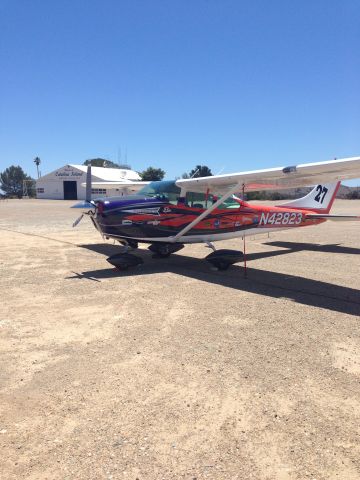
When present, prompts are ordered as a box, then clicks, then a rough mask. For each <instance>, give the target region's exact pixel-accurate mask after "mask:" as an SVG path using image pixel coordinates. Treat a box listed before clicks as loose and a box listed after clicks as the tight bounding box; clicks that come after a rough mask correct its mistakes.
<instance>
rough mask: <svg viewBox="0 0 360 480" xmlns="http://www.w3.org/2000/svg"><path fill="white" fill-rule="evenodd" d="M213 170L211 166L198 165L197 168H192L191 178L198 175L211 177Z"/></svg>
mask: <svg viewBox="0 0 360 480" xmlns="http://www.w3.org/2000/svg"><path fill="white" fill-rule="evenodd" d="M211 176H212V172H211V170H210V168H209V167H207V166H206V165H196V167H195V168H193V169H192V170H191V172H190V173H189V177H190V178H197V177H211Z"/></svg>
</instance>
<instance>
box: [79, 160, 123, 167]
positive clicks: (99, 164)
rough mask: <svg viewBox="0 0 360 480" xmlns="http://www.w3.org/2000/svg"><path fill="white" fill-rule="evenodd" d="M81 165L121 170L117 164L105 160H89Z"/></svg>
mask: <svg viewBox="0 0 360 480" xmlns="http://www.w3.org/2000/svg"><path fill="white" fill-rule="evenodd" d="M83 165H91V166H92V167H105V168H122V167H120V165H118V164H117V163H114V162H112V161H111V160H105V158H89V160H85V162H84V163H83Z"/></svg>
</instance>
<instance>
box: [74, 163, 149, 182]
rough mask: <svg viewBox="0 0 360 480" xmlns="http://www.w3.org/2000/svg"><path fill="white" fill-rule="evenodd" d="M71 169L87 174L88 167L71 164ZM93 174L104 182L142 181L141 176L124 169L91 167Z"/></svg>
mask: <svg viewBox="0 0 360 480" xmlns="http://www.w3.org/2000/svg"><path fill="white" fill-rule="evenodd" d="M69 167H73V168H77V169H79V170H82V171H83V172H85V173H86V171H87V165H75V164H69ZM91 174H92V175H93V176H94V177H98V178H100V179H102V180H104V181H111V180H125V179H126V180H141V177H140V175H139V174H138V173H137V172H134V170H127V169H123V168H105V167H91Z"/></svg>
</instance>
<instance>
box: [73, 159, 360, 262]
mask: <svg viewBox="0 0 360 480" xmlns="http://www.w3.org/2000/svg"><path fill="white" fill-rule="evenodd" d="M351 178H360V157H352V158H344V159H339V160H331V161H326V162H318V163H307V164H301V165H292V166H285V167H278V168H271V169H265V170H254V171H248V172H240V173H233V174H227V175H215V176H211V177H200V178H190V179H179V180H175V181H158V182H150V183H148V184H147V185H144V186H143V187H142V189H140V190H139V191H138V192H137V193H136V194H135V195H125V196H122V197H109V198H99V199H96V200H91V188H92V187H97V186H98V184H97V183H96V182H91V167H90V166H89V167H88V172H87V179H86V192H87V193H86V200H87V202H88V203H89V204H90V206H91V209H90V210H89V211H86V212H83V214H82V215H81V216H80V218H78V219H77V220H76V221H75V222H74V224H73V226H76V225H77V224H78V223H79V222H80V220H81V219H82V217H83V215H85V214H87V215H89V216H90V219H91V220H92V222H93V224H94V226H95V228H96V229H97V230H98V231H99V232H100V233H101V235H102V236H103V237H105V238H106V239H110V238H112V239H115V240H117V241H119V242H120V243H121V244H122V245H123V246H124V247H125V249H123V250H122V252H121V253H119V254H116V255H113V256H112V257H110V258H108V259H107V260H108V262H109V263H111V264H112V265H114V266H115V267H116V268H118V269H120V270H121V269H127V268H128V267H130V266H135V265H139V264H141V263H143V260H142V259H141V258H140V257H137V256H136V255H134V254H131V253H128V252H129V251H130V250H135V249H136V248H138V244H139V242H142V243H146V244H150V246H149V247H148V248H149V249H150V250H151V251H152V252H153V254H154V255H153V256H154V257H156V258H166V257H168V256H169V255H171V254H172V253H175V252H177V251H179V250H180V249H182V248H183V247H184V244H186V243H204V244H205V245H207V246H209V247H210V248H211V249H212V250H213V251H212V253H210V254H209V255H208V256H207V257H206V260H207V261H208V262H210V263H211V264H212V265H213V267H215V268H217V269H219V270H226V269H227V268H228V267H229V266H230V265H232V264H234V263H236V262H240V261H244V266H245V268H246V256H245V237H246V236H248V235H256V234H260V233H268V232H276V231H279V230H285V229H292V228H299V227H307V226H310V225H319V224H321V223H323V222H325V221H326V220H336V221H346V220H351V221H354V220H360V215H332V214H330V209H331V207H332V204H333V202H334V199H335V196H336V193H337V191H338V189H339V186H340V183H341V181H342V180H348V179H351ZM102 185H103V184H102ZM107 185H108V186H109V187H110V188H111V187H115V188H116V186H117V182H109V183H107ZM313 185H315V187H314V188H313V189H312V190H311V191H310V193H308V194H307V195H306V196H304V197H302V198H299V199H297V200H292V201H289V202H286V203H283V204H280V205H278V206H267V205H258V204H256V205H254V204H251V203H249V202H246V201H245V200H244V199H243V198H244V195H245V193H246V192H251V191H258V190H279V189H289V188H299V187H304V186H313ZM239 194H242V198H239V196H238V195H239ZM236 237H241V238H242V239H243V241H244V252H242V251H239V250H229V249H220V250H216V248H215V247H214V245H213V242H215V241H218V240H226V239H230V238H236Z"/></svg>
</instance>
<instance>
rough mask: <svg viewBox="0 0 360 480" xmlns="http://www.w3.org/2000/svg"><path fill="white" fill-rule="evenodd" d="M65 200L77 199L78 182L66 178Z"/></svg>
mask: <svg viewBox="0 0 360 480" xmlns="http://www.w3.org/2000/svg"><path fill="white" fill-rule="evenodd" d="M64 200H77V184H76V182H72V181H71V182H70V181H66V180H64Z"/></svg>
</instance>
